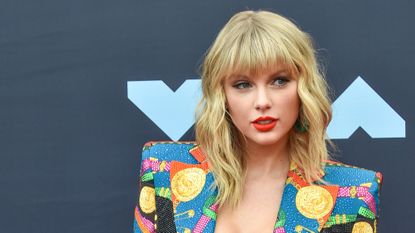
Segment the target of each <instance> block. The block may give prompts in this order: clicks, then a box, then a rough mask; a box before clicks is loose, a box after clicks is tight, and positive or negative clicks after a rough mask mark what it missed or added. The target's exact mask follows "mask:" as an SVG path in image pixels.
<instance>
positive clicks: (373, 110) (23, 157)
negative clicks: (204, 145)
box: [0, 0, 415, 233]
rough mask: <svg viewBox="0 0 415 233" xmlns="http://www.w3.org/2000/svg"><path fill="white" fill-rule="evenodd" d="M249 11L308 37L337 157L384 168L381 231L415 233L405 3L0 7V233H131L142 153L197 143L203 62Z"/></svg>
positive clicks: (413, 62) (6, 2) (48, 0)
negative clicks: (228, 26)
mask: <svg viewBox="0 0 415 233" xmlns="http://www.w3.org/2000/svg"><path fill="white" fill-rule="evenodd" d="M246 9H266V10H271V11H275V12H279V13H281V14H282V15H285V16H287V17H289V18H291V19H293V20H294V21H295V22H296V23H297V24H298V25H299V26H300V27H301V28H302V29H303V30H305V31H307V32H309V33H310V34H311V35H312V36H313V37H314V39H315V41H316V46H317V48H318V53H319V57H320V60H321V62H322V63H323V64H325V67H326V70H327V72H326V73H327V79H328V82H329V84H330V86H331V87H332V90H333V93H334V94H333V99H334V100H335V101H336V102H335V103H334V105H333V107H334V109H335V116H334V119H333V122H332V124H331V125H330V129H329V135H330V137H332V138H335V140H334V142H335V143H336V144H337V146H338V148H339V153H338V155H337V158H338V159H339V160H340V161H342V162H345V163H349V164H354V165H356V166H361V167H366V168H369V169H373V170H377V171H380V172H382V173H383V175H384V183H383V187H382V198H381V212H380V222H379V232H381V233H389V232H401V233H411V232H413V229H412V225H413V224H411V220H414V216H415V214H414V212H413V210H414V209H415V203H414V202H413V201H411V200H412V199H411V198H412V197H413V196H415V187H414V182H413V181H412V174H411V172H412V171H413V170H414V169H413V164H414V162H415V159H414V158H413V155H414V152H413V145H414V132H415V128H414V121H415V109H414V107H413V106H414V104H413V101H414V99H415V92H414V91H413V88H414V85H415V81H414V80H415V79H414V77H413V74H414V73H415V59H414V57H413V55H414V54H415V46H414V42H413V38H415V27H413V25H412V24H413V22H415V14H413V12H414V9H415V3H414V2H413V1H408V0H396V1H386V0H385V1H379V0H378V1H373V0H364V1H350V0H349V1H340V0H338V1H328V0H314V1H304V0H303V1H300V0H292V1H276V0H274V1H264V0H255V1H254V0H250V1H248V0H246V1H217V0H212V1H194V0H193V1H191V0H176V1H136V0H135V1H133V0H119V1H108V0H100V1H93V0H82V1H81V0H72V1H56V0H40V1H28V0H21V1H11V0H1V1H0V96H1V98H0V107H1V111H0V122H1V124H0V187H1V189H0V190H1V191H0V232H1V233H21V232H33V233H55V232H62V233H66V232H68V233H69V232H70V233H83V232H85V233H86V232H88V233H91V232H94V233H95V232H96V233H115V232H116V233H118V232H132V223H133V211H134V204H135V202H136V198H137V196H138V188H137V179H138V170H139V166H140V153H141V147H142V145H143V144H144V142H146V141H149V140H171V139H180V140H193V139H194V133H193V128H192V124H193V118H192V117H193V115H192V108H193V105H192V104H194V102H195V101H194V100H196V99H197V96H199V94H200V93H198V89H197V88H194V87H197V85H198V82H199V80H198V79H199V76H198V72H197V68H198V65H199V64H200V62H201V60H202V56H203V53H204V52H205V51H206V49H207V48H208V47H209V45H210V44H211V42H212V41H213V39H214V38H215V37H216V34H217V33H218V32H219V30H220V28H221V27H222V26H223V25H224V24H225V23H226V22H227V21H228V20H229V18H230V17H231V16H232V15H233V14H235V13H236V12H239V11H241V10H246ZM186 80H187V81H186ZM173 100H174V102H173ZM168 101H172V102H168ZM165 116H168V117H165ZM179 118H180V119H179ZM171 122H174V123H175V124H173V125H174V127H171V128H169V127H168V125H172V124H171Z"/></svg>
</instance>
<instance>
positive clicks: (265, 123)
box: [252, 116, 277, 132]
mask: <svg viewBox="0 0 415 233" xmlns="http://www.w3.org/2000/svg"><path fill="white" fill-rule="evenodd" d="M252 124H253V125H254V127H255V128H256V129H257V130H259V131H261V132H266V131H269V130H271V129H272V128H274V127H275V125H276V124H277V119H275V118H273V117H270V116H261V117H258V118H257V119H256V120H254V121H253V122H252Z"/></svg>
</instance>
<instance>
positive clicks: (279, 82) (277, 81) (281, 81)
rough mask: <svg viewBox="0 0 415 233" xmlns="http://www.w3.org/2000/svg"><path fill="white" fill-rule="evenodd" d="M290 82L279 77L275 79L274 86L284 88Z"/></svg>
mask: <svg viewBox="0 0 415 233" xmlns="http://www.w3.org/2000/svg"><path fill="white" fill-rule="evenodd" d="M289 81H290V80H289V79H288V78H285V77H279V78H276V79H274V81H273V84H275V85H276V86H279V87H282V86H285V85H286V84H287V83H288V82H289Z"/></svg>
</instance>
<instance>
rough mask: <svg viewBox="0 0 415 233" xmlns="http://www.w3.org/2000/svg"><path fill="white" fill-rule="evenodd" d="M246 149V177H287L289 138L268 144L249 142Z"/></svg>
mask: <svg viewBox="0 0 415 233" xmlns="http://www.w3.org/2000/svg"><path fill="white" fill-rule="evenodd" d="M246 149H247V159H246V169H247V173H246V178H247V179H248V180H249V179H260V178H272V179H279V178H281V179H285V178H286V176H287V173H288V170H289V167H290V160H289V153H288V138H283V139H281V140H280V141H279V143H275V144H272V145H267V146H264V145H258V144H255V143H252V142H248V143H247V145H246Z"/></svg>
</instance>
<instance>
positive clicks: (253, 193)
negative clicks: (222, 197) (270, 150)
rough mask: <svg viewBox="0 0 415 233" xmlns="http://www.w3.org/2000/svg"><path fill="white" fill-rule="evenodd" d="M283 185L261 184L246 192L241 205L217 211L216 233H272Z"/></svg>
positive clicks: (247, 189)
mask: <svg viewBox="0 0 415 233" xmlns="http://www.w3.org/2000/svg"><path fill="white" fill-rule="evenodd" d="M283 188H284V185H283V184H280V185H278V184H275V182H274V183H273V184H265V185H264V184H261V185H255V186H251V187H249V188H246V189H245V190H244V196H243V198H242V201H241V203H240V205H239V206H238V207H237V208H235V209H233V210H232V209H231V208H230V207H228V206H226V205H225V206H223V207H222V208H220V209H219V210H218V211H217V217H216V226H215V233H229V232H232V233H256V232H265V233H267V232H269V233H272V232H273V229H274V225H275V222H276V221H277V216H278V211H279V207H280V203H281V199H282V193H283Z"/></svg>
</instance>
